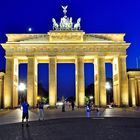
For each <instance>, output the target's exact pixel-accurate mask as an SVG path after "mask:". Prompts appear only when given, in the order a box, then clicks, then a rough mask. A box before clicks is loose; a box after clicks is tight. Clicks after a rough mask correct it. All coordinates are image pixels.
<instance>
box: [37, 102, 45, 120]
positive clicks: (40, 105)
mask: <svg viewBox="0 0 140 140" xmlns="http://www.w3.org/2000/svg"><path fill="white" fill-rule="evenodd" d="M38 109H39V115H38V117H39V120H41V118H42V119H43V120H44V105H43V103H42V102H39V103H38Z"/></svg>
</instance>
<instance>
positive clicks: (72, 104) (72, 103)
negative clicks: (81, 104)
mask: <svg viewBox="0 0 140 140" xmlns="http://www.w3.org/2000/svg"><path fill="white" fill-rule="evenodd" d="M71 106H72V110H73V111H74V106H75V105H74V101H72V102H71Z"/></svg>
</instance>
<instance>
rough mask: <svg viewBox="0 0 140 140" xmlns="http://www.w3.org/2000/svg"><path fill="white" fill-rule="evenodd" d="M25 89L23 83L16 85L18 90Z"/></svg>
mask: <svg viewBox="0 0 140 140" xmlns="http://www.w3.org/2000/svg"><path fill="white" fill-rule="evenodd" d="M25 89H26V86H25V84H24V83H20V84H19V86H18V90H19V91H24V90H25Z"/></svg>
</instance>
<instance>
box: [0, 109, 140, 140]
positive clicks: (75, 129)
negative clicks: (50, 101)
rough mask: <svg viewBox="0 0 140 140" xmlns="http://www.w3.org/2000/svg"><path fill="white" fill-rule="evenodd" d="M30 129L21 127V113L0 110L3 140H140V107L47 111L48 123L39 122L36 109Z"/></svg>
mask: <svg viewBox="0 0 140 140" xmlns="http://www.w3.org/2000/svg"><path fill="white" fill-rule="evenodd" d="M29 113H30V127H29V128H27V127H25V126H24V127H23V128H22V127H21V110H20V109H15V110H1V111H0V140H93V139H96V140H112V139H113V140H122V139H123V140H129V139H135V140H139V139H140V109H139V108H112V109H104V108H101V109H100V112H99V113H97V112H96V111H92V112H90V113H89V112H86V111H85V109H76V110H75V111H71V110H67V111H66V112H61V109H47V110H45V120H44V121H38V113H37V111H36V110H31V111H30V112H29Z"/></svg>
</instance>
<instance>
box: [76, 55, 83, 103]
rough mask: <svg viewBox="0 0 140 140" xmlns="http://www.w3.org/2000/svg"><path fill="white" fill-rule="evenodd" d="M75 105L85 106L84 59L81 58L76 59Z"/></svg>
mask: <svg viewBox="0 0 140 140" xmlns="http://www.w3.org/2000/svg"><path fill="white" fill-rule="evenodd" d="M75 77H76V82H75V84H76V105H77V106H84V105H85V81H84V59H83V57H82V56H80V57H77V58H76V76H75Z"/></svg>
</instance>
